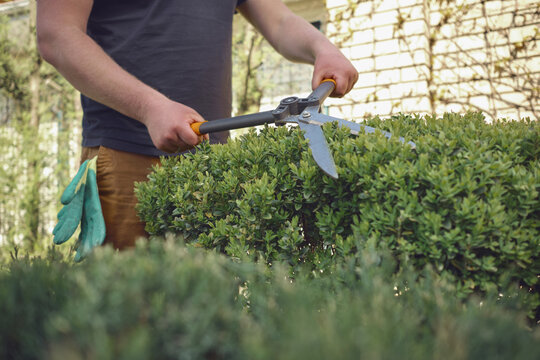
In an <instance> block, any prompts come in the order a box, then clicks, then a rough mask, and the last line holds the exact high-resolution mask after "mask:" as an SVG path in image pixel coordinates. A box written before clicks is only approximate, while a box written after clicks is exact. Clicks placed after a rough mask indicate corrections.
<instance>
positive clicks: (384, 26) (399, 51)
mask: <svg viewBox="0 0 540 360" xmlns="http://www.w3.org/2000/svg"><path fill="white" fill-rule="evenodd" d="M433 3H434V1H429V0H373V1H362V2H360V1H357V0H327V1H326V5H327V10H328V20H329V21H328V24H327V27H326V31H327V35H328V36H329V37H330V38H331V39H332V40H333V41H334V42H335V43H337V44H339V46H340V47H341V49H342V50H343V52H344V53H345V54H346V55H347V56H348V57H349V58H350V59H351V60H352V61H353V63H354V64H355V66H356V68H357V69H358V71H359V73H360V78H359V81H358V84H357V85H356V87H355V88H354V90H353V91H352V92H351V94H350V95H349V96H347V97H346V98H344V99H340V100H333V101H329V102H328V103H331V104H332V105H333V106H332V107H331V113H332V114H334V115H336V116H342V117H348V118H355V119H360V118H362V117H364V116H366V115H369V114H373V115H382V116H388V115H391V114H394V113H396V112H414V113H416V112H419V113H430V112H432V111H433V112H435V113H436V114H442V113H443V112H445V111H453V112H464V111H466V110H468V109H471V110H476V111H482V112H484V114H486V117H487V118H488V119H489V118H491V117H497V118H501V117H509V118H514V119H515V118H519V117H525V116H530V117H532V118H535V119H538V118H539V112H540V108H539V106H538V105H539V103H538V101H539V100H538V92H539V89H540V34H539V30H538V26H539V23H540V15H539V11H538V10H539V8H540V5H538V3H537V2H535V1H532V0H520V1H508V0H507V1H486V2H485V5H483V4H482V3H481V2H480V1H478V0H470V1H460V0H458V1H454V2H451V3H452V5H451V6H450V7H443V8H437V7H435V6H433V5H432V4H433ZM458 5H462V6H465V7H466V9H467V10H466V11H465V13H464V15H462V16H456V14H457V13H459V12H457V11H456V9H455V8H453V7H455V6H458ZM445 12H447V14H446V15H447V17H448V19H449V20H448V23H446V24H444V25H441V26H438V24H440V23H441V19H442V17H443V16H444V14H445ZM430 38H433V39H435V41H431V42H430ZM524 39H525V42H527V40H529V42H528V44H529V47H528V49H521V50H520V46H521V45H520V44H521V43H522V42H523V40H524ZM516 50H518V51H516ZM514 55H515V56H514ZM535 88H536V90H534V89H535Z"/></svg>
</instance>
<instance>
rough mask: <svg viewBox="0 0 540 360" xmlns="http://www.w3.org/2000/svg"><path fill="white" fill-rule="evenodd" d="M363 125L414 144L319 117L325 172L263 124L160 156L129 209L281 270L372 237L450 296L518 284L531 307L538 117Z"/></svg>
mask: <svg viewBox="0 0 540 360" xmlns="http://www.w3.org/2000/svg"><path fill="white" fill-rule="evenodd" d="M368 124H369V125H374V126H377V127H379V128H381V129H385V130H389V131H391V132H392V133H394V134H395V135H401V136H404V137H405V138H406V139H407V140H409V139H410V140H413V141H414V142H415V143H416V145H417V149H416V151H414V150H412V149H411V148H410V147H409V146H406V145H403V144H402V143H400V142H399V141H398V140H396V139H391V140H390V141H388V140H387V139H386V138H384V137H383V136H382V135H380V134H379V135H365V134H360V135H359V136H351V135H350V134H348V133H347V131H346V130H343V129H338V128H336V127H335V126H325V127H324V131H325V134H326V136H327V140H328V142H329V146H330V148H331V152H332V154H333V156H334V159H335V162H336V165H337V167H338V174H339V179H337V180H334V179H331V178H329V177H327V176H324V175H323V173H322V172H321V171H320V169H319V168H318V167H317V165H316V164H315V162H314V161H313V159H312V158H311V155H310V153H309V151H308V148H307V142H306V140H305V139H304V138H303V136H302V134H301V133H300V132H299V131H298V130H297V129H292V130H290V129H287V128H285V127H281V128H265V129H264V130H262V131H261V132H260V133H259V134H256V133H255V132H254V131H252V132H250V133H249V134H248V135H246V136H244V137H241V138H240V139H238V140H235V141H230V142H229V143H228V144H226V145H223V146H209V145H206V144H205V145H202V146H200V148H199V151H198V152H196V153H195V154H190V155H187V156H186V157H185V158H170V159H164V160H163V164H162V166H161V167H159V168H156V169H155V171H154V172H153V173H152V174H151V175H150V176H149V181H148V182H144V183H140V184H139V185H138V188H137V190H136V191H137V196H138V198H139V203H140V204H139V214H140V216H141V218H142V219H143V220H144V221H145V222H146V223H147V228H146V229H147V230H148V231H149V232H150V233H151V234H153V235H163V234H166V233H168V232H172V233H176V234H181V235H182V236H183V237H185V239H186V240H187V241H188V242H190V243H192V244H195V245H196V246H200V247H204V248H209V249H217V250H218V251H221V252H224V253H227V254H229V255H230V256H232V257H234V258H252V259H260V260H263V261H265V262H267V263H273V262H276V261H283V262H286V263H288V264H289V265H290V266H291V272H295V271H297V269H298V268H300V267H303V266H308V267H310V268H311V269H312V270H314V271H315V273H320V272H328V271H332V269H333V267H334V266H335V264H336V263H339V262H340V261H341V259H344V258H348V257H351V256H352V257H354V256H355V254H356V253H357V252H358V248H359V246H362V244H363V243H365V242H366V241H367V240H369V239H373V240H375V241H376V242H377V243H380V244H384V246H385V247H388V248H389V249H390V250H391V251H392V252H393V253H394V255H395V256H397V257H402V256H405V257H407V258H409V259H410V260H411V261H412V263H413V264H414V265H415V266H416V267H417V268H419V269H421V268H423V267H424V266H425V265H427V264H430V265H432V266H433V267H434V268H435V269H436V270H437V271H438V272H439V273H441V274H442V273H444V274H445V275H446V276H451V277H453V278H454V281H455V283H456V286H458V293H459V294H462V295H466V294H468V293H471V292H473V291H481V292H485V291H488V290H490V289H491V288H493V289H496V288H501V287H502V286H503V285H504V284H505V283H507V282H519V283H520V285H521V286H523V287H524V288H525V290H526V291H528V292H529V293H530V294H529V297H528V298H527V302H528V304H527V306H528V307H529V309H531V310H533V311H534V309H538V305H539V296H538V290H539V279H538V276H539V274H540V256H539V255H540V234H539V227H540V226H539V225H540V224H539V218H540V202H539V200H538V193H539V191H540V183H539V172H540V170H539V169H540V166H539V165H540V164H539V157H538V155H539V152H540V131H539V130H540V126H539V125H538V123H537V122H531V121H520V122H502V121H501V122H495V123H493V124H487V123H485V122H484V120H483V118H482V116H481V115H479V114H468V115H466V116H459V115H457V114H446V115H445V116H444V117H443V118H442V119H435V118H430V117H425V118H422V117H411V116H405V115H401V116H396V117H393V118H392V119H390V120H388V121H381V120H380V119H377V118H374V119H371V120H369V121H368ZM536 316H538V315H536Z"/></svg>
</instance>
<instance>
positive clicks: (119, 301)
mask: <svg viewBox="0 0 540 360" xmlns="http://www.w3.org/2000/svg"><path fill="white" fill-rule="evenodd" d="M396 266H397V263H396V262H395V261H394V259H393V258H392V256H390V255H389V254H387V253H386V252H385V251H380V250H374V246H373V244H372V243H369V244H368V246H367V247H366V248H363V249H361V250H360V254H359V255H358V256H357V258H356V259H355V261H353V262H343V263H341V264H340V265H339V266H337V267H336V269H335V272H334V274H333V275H331V276H327V277H322V278H315V279H314V278H312V277H306V276H303V275H302V274H300V275H298V276H297V278H296V280H295V281H294V282H291V281H290V280H289V277H288V276H287V270H285V269H283V268H282V267H281V266H280V265H277V266H274V267H273V270H272V271H271V272H270V271H268V269H266V268H265V267H263V266H261V265H255V264H252V263H235V262H233V261H231V260H230V259H229V258H226V257H224V256H221V255H218V254H214V253H212V252H204V251H201V250H196V249H193V248H186V247H185V246H182V245H178V244H176V243H175V242H173V241H171V240H169V241H162V242H160V241H154V242H148V243H145V242H141V243H139V244H138V246H137V248H136V249H134V250H130V251H123V252H120V253H118V252H114V251H113V250H112V249H111V248H108V247H104V248H98V249H96V251H95V253H94V255H93V256H91V257H89V258H88V259H87V260H86V261H85V262H83V263H81V264H69V263H66V262H64V261H62V260H61V259H55V258H49V259H15V260H13V261H12V262H11V263H10V264H8V265H6V267H4V268H2V271H1V272H0V294H1V295H2V296H0V308H1V309H2V311H3V314H2V321H1V322H0V323H1V324H2V327H0V358H2V359H43V358H47V359H86V358H89V359H300V360H301V359H328V358H339V359H374V358H380V359H390V358H392V359H393V358H400V359H419V360H422V359H434V358H444V359H478V358H490V359H520V360H524V359H537V358H538V357H539V356H540V338H539V335H540V334H539V333H538V329H535V330H534V331H531V330H530V329H529V330H528V329H527V328H526V326H525V324H523V322H522V320H523V315H522V314H520V313H519V312H516V311H515V310H514V309H513V308H512V304H511V302H510V303H508V304H507V303H502V302H501V300H499V301H495V299H491V298H490V297H487V298H485V299H483V303H482V304H480V301H479V300H477V299H473V300H471V301H468V302H462V301H460V300H459V299H457V298H456V297H455V296H453V294H454V291H455V290H454V289H453V287H452V284H451V283H447V282H444V281H441V279H440V278H439V277H438V276H436V275H435V274H434V273H433V272H432V271H429V270H425V271H422V272H417V271H416V270H414V269H411V268H410V267H409V266H408V264H407V262H406V261H405V262H402V263H401V265H400V270H399V271H396ZM512 298H513V297H508V296H507V297H506V299H508V300H509V301H510V300H512ZM520 319H521V320H520Z"/></svg>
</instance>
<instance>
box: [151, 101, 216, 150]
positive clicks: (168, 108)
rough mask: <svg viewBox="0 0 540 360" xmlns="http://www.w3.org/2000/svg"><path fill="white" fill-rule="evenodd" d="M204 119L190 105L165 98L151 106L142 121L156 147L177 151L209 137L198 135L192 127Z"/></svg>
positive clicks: (188, 147) (186, 148)
mask: <svg viewBox="0 0 540 360" xmlns="http://www.w3.org/2000/svg"><path fill="white" fill-rule="evenodd" d="M202 121H204V118H203V117H202V116H201V115H200V114H199V113H198V112H197V111H195V110H194V109H192V108H190V107H189V106H186V105H183V104H180V103H177V102H175V101H172V100H169V99H165V100H163V101H160V102H159V103H158V104H155V105H153V106H150V109H149V111H148V113H147V114H145V116H144V118H143V119H142V121H141V122H142V123H143V124H145V125H146V127H147V128H148V132H149V133H150V137H151V138H152V142H153V143H154V145H155V146H156V148H158V149H159V150H161V151H165V152H168V153H177V152H182V151H185V150H188V149H191V148H193V147H194V146H196V145H198V144H200V143H201V142H202V141H203V140H205V139H208V135H204V136H198V135H197V134H195V132H194V131H193V130H192V129H191V126H190V125H191V124H193V123H196V122H202Z"/></svg>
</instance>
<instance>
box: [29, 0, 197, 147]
mask: <svg viewBox="0 0 540 360" xmlns="http://www.w3.org/2000/svg"><path fill="white" fill-rule="evenodd" d="M92 5H93V0H40V1H38V2H37V38H38V49H39V52H40V54H41V55H42V57H43V58H44V59H45V60H46V61H47V62H49V63H51V64H52V65H53V66H54V67H55V68H56V69H57V70H58V71H59V72H60V73H61V74H62V75H63V76H64V77H65V78H66V79H67V80H68V81H69V82H70V83H71V84H72V85H73V86H74V87H75V88H77V89H78V90H79V91H80V92H81V93H83V94H85V95H86V96H88V97H90V98H92V99H94V100H96V101H98V102H100V103H102V104H104V105H107V106H109V107H110V108H112V109H115V110H116V111H118V112H120V113H122V114H124V115H126V116H129V117H130V118H133V119H135V120H138V121H140V122H142V123H143V124H145V125H146V127H147V128H148V131H149V133H150V136H151V138H152V141H153V142H154V145H155V146H156V147H157V148H158V149H160V150H163V151H167V152H176V151H179V149H180V150H183V149H186V148H189V147H192V146H194V145H197V144H198V143H199V142H200V141H201V139H200V138H199V137H198V136H197V135H196V134H195V133H194V132H193V130H191V128H190V126H189V125H190V124H191V123H193V122H198V121H203V118H202V117H201V116H200V115H199V114H198V113H197V112H196V111H195V110H193V109H191V108H190V107H187V106H185V105H182V104H179V103H177V102H174V101H171V100H170V99H168V98H167V97H166V96H164V95H163V94H161V93H159V92H158V91H156V90H154V89H152V88H151V87H150V86H147V85H145V84H144V83H142V82H141V81H140V80H138V79H136V78H135V77H134V76H132V75H130V74H129V73H127V72H126V71H125V70H123V69H122V68H121V67H120V66H119V65H118V64H117V63H116V62H115V61H114V60H113V59H112V58H110V57H109V56H108V55H107V54H106V53H105V52H104V51H103V49H102V48H101V47H100V46H99V45H98V44H97V43H96V42H94V41H93V40H92V39H91V38H90V37H89V36H88V35H87V34H86V26H87V22H88V17H89V14H90V11H91V10H92Z"/></svg>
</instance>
